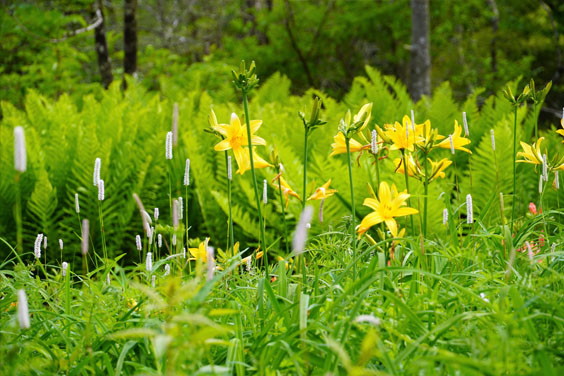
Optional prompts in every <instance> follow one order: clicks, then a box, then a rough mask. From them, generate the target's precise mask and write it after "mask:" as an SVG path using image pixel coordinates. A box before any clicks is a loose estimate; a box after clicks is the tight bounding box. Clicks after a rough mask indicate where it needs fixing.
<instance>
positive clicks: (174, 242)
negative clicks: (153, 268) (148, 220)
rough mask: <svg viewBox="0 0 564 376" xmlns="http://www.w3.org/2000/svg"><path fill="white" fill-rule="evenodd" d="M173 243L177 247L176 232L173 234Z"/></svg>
mask: <svg viewBox="0 0 564 376" xmlns="http://www.w3.org/2000/svg"><path fill="white" fill-rule="evenodd" d="M172 245H173V246H175V247H176V234H172Z"/></svg>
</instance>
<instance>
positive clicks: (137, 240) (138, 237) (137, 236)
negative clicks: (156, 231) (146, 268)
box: [135, 235, 143, 251]
mask: <svg viewBox="0 0 564 376" xmlns="http://www.w3.org/2000/svg"><path fill="white" fill-rule="evenodd" d="M135 245H136V246H137V250H138V251H140V250H142V249H143V245H142V244H141V236H140V235H136V236H135Z"/></svg>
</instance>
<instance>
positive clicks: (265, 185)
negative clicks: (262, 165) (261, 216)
mask: <svg viewBox="0 0 564 376" xmlns="http://www.w3.org/2000/svg"><path fill="white" fill-rule="evenodd" d="M262 203H263V204H265V205H266V204H267V203H268V182H267V181H266V179H264V181H263V184H262Z"/></svg>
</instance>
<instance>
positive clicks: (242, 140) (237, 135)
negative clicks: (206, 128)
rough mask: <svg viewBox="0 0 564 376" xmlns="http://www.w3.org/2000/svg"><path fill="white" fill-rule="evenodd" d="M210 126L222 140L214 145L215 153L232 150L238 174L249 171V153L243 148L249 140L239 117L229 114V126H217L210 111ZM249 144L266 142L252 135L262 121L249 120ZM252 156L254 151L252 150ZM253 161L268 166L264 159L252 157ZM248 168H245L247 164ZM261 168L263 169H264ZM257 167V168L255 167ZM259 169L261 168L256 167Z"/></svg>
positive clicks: (215, 119)
mask: <svg viewBox="0 0 564 376" xmlns="http://www.w3.org/2000/svg"><path fill="white" fill-rule="evenodd" d="M209 121H210V125H211V126H212V128H213V129H214V130H215V131H217V132H219V133H220V134H221V135H222V136H223V137H225V139H224V140H222V141H220V142H219V143H218V144H217V145H215V147H214V150H216V151H225V150H229V149H233V155H234V156H235V160H236V161H237V166H239V171H241V172H239V171H237V172H238V173H240V174H243V173H244V172H245V171H246V170H249V169H250V159H249V157H248V154H249V151H248V148H244V146H247V147H248V146H249V140H248V137H247V127H246V126H243V125H242V124H241V121H240V120H239V117H238V116H237V114H235V113H232V114H231V121H230V123H229V124H217V118H216V116H215V113H214V112H213V110H211V114H210V118H209ZM250 125H251V143H252V144H253V146H257V145H266V141H265V140H264V139H262V138H261V137H259V136H255V135H254V134H255V133H256V132H257V131H258V129H259V128H260V126H261V125H262V120H251V121H250ZM253 154H254V149H253ZM254 157H255V158H254V160H255V163H256V164H264V163H266V166H270V164H268V163H267V162H266V161H264V159H262V158H260V157H258V156H254ZM246 163H247V164H248V167H247V164H246ZM266 166H263V167H266ZM255 167H257V166H255ZM257 168H261V167H257Z"/></svg>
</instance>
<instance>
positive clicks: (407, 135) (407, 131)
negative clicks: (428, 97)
mask: <svg viewBox="0 0 564 376" xmlns="http://www.w3.org/2000/svg"><path fill="white" fill-rule="evenodd" d="M403 126H404V127H405V139H406V140H409V126H408V125H407V121H406V122H405V124H404V125H403Z"/></svg>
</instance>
